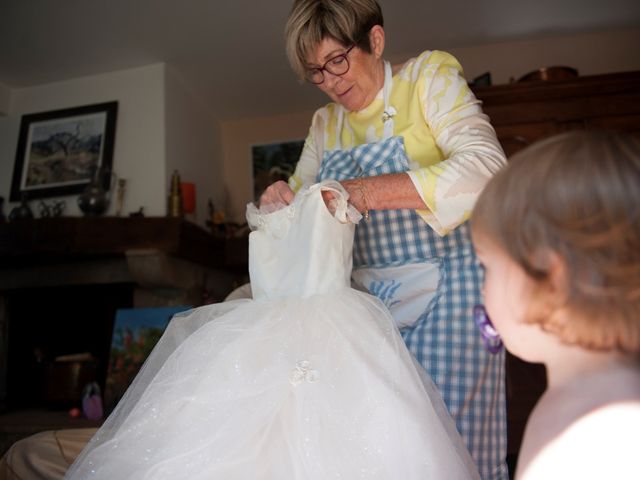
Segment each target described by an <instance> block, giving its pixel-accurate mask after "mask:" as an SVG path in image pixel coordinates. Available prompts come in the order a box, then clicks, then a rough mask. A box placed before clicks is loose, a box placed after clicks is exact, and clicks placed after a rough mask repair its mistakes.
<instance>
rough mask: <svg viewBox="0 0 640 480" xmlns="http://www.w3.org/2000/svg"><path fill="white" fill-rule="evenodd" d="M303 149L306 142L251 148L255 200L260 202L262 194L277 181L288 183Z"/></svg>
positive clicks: (297, 141)
mask: <svg viewBox="0 0 640 480" xmlns="http://www.w3.org/2000/svg"><path fill="white" fill-rule="evenodd" d="M302 147H304V140H293V141H290V142H281V143H270V144H266V145H254V146H252V147H251V160H252V163H253V197H254V200H258V199H259V198H260V195H261V194H262V192H264V190H265V189H266V188H267V187H268V186H269V185H271V184H272V183H274V182H275V181H277V180H284V181H287V180H288V179H289V177H290V176H291V175H293V172H294V171H295V169H296V164H297V163H298V160H299V159H300V154H301V153H302Z"/></svg>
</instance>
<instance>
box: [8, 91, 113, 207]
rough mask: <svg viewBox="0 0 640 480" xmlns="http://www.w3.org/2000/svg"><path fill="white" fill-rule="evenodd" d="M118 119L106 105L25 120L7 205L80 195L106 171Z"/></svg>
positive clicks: (46, 113) (78, 108)
mask: <svg viewBox="0 0 640 480" xmlns="http://www.w3.org/2000/svg"><path fill="white" fill-rule="evenodd" d="M117 114H118V102H108V103H100V104H95V105H86V106H83V107H76V108H67V109H63V110H53V111H49V112H41V113H33V114H29V115H23V116H22V121H21V123H20V134H19V136H18V148H17V149H16V161H15V165H14V168H13V181H12V183H11V197H10V198H11V201H18V200H20V199H21V198H23V197H25V196H26V197H27V198H28V199H32V198H45V197H57V196H64V195H73V194H79V193H81V192H82V191H83V190H84V188H85V187H86V186H87V184H88V183H89V182H90V181H91V180H92V178H93V176H94V174H95V172H96V171H97V170H98V169H101V171H102V172H110V171H111V166H112V160H113V145H114V139H115V128H116V116H117ZM109 177H110V176H109V175H104V176H103V178H104V180H105V182H108V181H109ZM104 187H105V189H107V190H108V189H109V185H108V184H107V185H104Z"/></svg>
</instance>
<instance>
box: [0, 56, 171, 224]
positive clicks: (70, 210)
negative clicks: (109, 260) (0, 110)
mask: <svg viewBox="0 0 640 480" xmlns="http://www.w3.org/2000/svg"><path fill="white" fill-rule="evenodd" d="M164 72H165V66H164V65H163V64H156V65H151V66H147V67H141V68H135V69H130V70H122V71H118V72H113V73H108V74H104V75H96V76H90V77H83V78H77V79H73V80H69V81H64V82H57V83H51V84H47V85H40V86H36V87H31V88H23V89H16V90H13V91H12V92H11V102H10V109H9V114H8V115H7V116H6V117H0V196H3V197H4V198H5V199H6V200H7V201H8V198H9V194H10V192H11V179H12V176H13V165H14V162H15V154H16V146H17V140H18V131H19V127H20V119H21V116H22V115H23V114H29V113H37V112H44V111H49V110H57V109H62V108H71V107H79V106H83V105H89V104H94V103H101V102H108V101H113V100H117V101H118V118H117V122H116V135H115V147H114V156H113V171H114V173H115V174H116V175H117V176H118V177H122V178H125V179H127V182H128V183H127V193H126V196H125V202H124V209H123V212H124V214H125V215H126V214H128V213H129V212H131V211H134V210H137V209H138V208H139V207H141V206H142V207H144V210H145V214H146V215H148V216H158V215H164V214H165V212H166V200H165V199H166V181H165V121H164V120H165V119H164V101H165V98H164V91H165V76H164ZM76 199H77V195H73V196H68V197H64V200H65V201H66V204H67V205H66V210H65V215H81V212H80V210H79V208H78V207H77V204H76ZM44 200H45V201H50V200H52V199H44ZM31 204H32V209H34V211H37V209H36V204H37V201H32V202H31ZM13 206H15V203H13V204H7V205H5V209H4V212H5V214H7V215H8V214H9V212H10V210H11V208H12V207H13ZM114 213H115V199H114V200H112V202H111V205H110V207H109V210H108V211H107V213H106V214H107V215H113V214H114Z"/></svg>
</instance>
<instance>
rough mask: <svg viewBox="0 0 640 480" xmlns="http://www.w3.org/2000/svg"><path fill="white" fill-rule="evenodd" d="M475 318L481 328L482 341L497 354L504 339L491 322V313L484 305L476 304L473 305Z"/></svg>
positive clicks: (490, 350) (491, 351)
mask: <svg viewBox="0 0 640 480" xmlns="http://www.w3.org/2000/svg"><path fill="white" fill-rule="evenodd" d="M473 320H474V322H476V325H477V326H478V328H479V329H480V334H481V335H482V341H483V342H484V345H485V346H486V347H487V350H489V352H490V353H492V354H494V355H495V354H496V353H498V352H500V350H502V339H501V338H500V334H499V333H498V331H497V330H496V329H495V327H494V326H493V323H491V319H490V318H489V315H487V310H486V309H485V308H484V305H475V306H474V307H473Z"/></svg>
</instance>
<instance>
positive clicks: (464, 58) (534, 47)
mask: <svg viewBox="0 0 640 480" xmlns="http://www.w3.org/2000/svg"><path fill="white" fill-rule="evenodd" d="M639 45H640V28H635V29H625V30H614V31H606V32H592V33H583V34H579V35H561V36H548V37H541V38H535V39H529V40H520V41H517V42H503V43H492V44H487V45H478V46H471V47H463V48H451V49H448V50H447V51H448V52H450V53H451V54H453V55H455V56H456V57H457V58H458V60H459V61H460V63H461V64H462V67H463V68H464V71H465V75H466V77H467V79H468V80H472V79H473V78H475V77H477V76H478V75H481V74H483V73H485V72H491V77H492V80H493V84H494V85H499V84H505V83H509V82H510V80H511V79H514V80H517V79H519V78H520V77H522V76H523V75H525V74H527V73H529V72H531V71H534V70H537V69H538V68H540V67H551V66H555V65H566V66H569V67H573V68H576V69H577V70H578V72H579V74H580V75H597V74H601V73H611V72H630V71H633V70H640V54H638V46H639Z"/></svg>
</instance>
